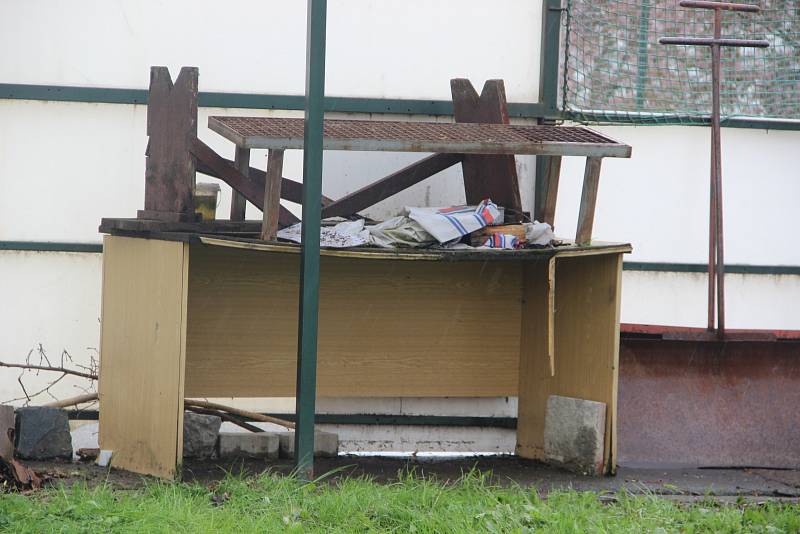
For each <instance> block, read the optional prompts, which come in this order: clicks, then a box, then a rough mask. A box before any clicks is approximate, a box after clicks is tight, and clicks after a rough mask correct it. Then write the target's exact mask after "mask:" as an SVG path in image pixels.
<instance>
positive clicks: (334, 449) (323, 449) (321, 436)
mask: <svg viewBox="0 0 800 534" xmlns="http://www.w3.org/2000/svg"><path fill="white" fill-rule="evenodd" d="M278 435H279V436H280V443H281V445H280V453H281V458H294V432H279V433H278ZM338 454H339V434H334V433H333V432H323V431H322V430H317V431H316V432H314V456H322V457H325V458H332V457H334V456H337V455H338Z"/></svg>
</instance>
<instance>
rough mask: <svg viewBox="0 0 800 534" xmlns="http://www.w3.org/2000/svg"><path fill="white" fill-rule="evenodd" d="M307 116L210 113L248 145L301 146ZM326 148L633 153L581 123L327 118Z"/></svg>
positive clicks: (228, 134)
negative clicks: (559, 124)
mask: <svg viewBox="0 0 800 534" xmlns="http://www.w3.org/2000/svg"><path fill="white" fill-rule="evenodd" d="M304 123H305V121H304V119H286V118H271V117H269V118H268V117H209V119H208V126H209V128H210V129H212V130H214V131H215V132H217V133H219V134H220V135H222V136H223V137H225V138H226V139H228V140H230V141H232V142H233V143H235V144H236V145H237V146H239V147H242V148H248V149H302V148H303V128H304ZM323 148H324V149H326V150H360V151H390V152H436V153H454V154H533V155H550V156H596V157H617V158H620V157H621V158H629V157H630V155H631V147H630V146H628V145H626V144H624V143H620V142H619V141H616V140H614V139H612V138H610V137H608V136H606V135H603V134H601V133H599V132H596V131H594V130H591V129H589V128H584V127H581V126H529V125H512V124H477V123H439V122H400V121H364V120H331V119H327V120H325V126H324V138H323Z"/></svg>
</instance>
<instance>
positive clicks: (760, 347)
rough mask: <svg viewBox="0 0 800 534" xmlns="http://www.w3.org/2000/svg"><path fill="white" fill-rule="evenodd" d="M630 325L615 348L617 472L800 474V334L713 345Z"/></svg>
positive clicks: (712, 341) (743, 335)
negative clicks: (681, 469) (674, 469)
mask: <svg viewBox="0 0 800 534" xmlns="http://www.w3.org/2000/svg"><path fill="white" fill-rule="evenodd" d="M632 326H634V325H625V326H624V327H623V329H622V330H623V333H622V336H621V343H620V364H619V373H620V374H619V399H618V421H619V426H618V451H619V452H618V463H619V464H620V465H624V466H633V467H635V466H665V467H666V466H704V467H721V466H725V467H741V466H752V467H771V468H776V467H777V468H798V467H800V445H798V444H800V409H798V406H800V332H785V331H784V332H781V331H776V332H772V336H773V337H774V339H773V340H753V339H751V340H747V339H746V336H748V335H750V336H752V335H754V334H758V331H741V332H739V333H740V334H741V336H742V337H740V338H739V339H738V340H726V341H719V340H691V339H690V338H691V335H692V334H693V332H692V331H693V330H700V331H702V330H703V329H671V328H664V327H662V332H658V331H657V330H658V327H655V328H654V327H649V328H635V327H634V328H631V327H632ZM626 330H628V331H627V332H626ZM631 330H633V331H631ZM670 330H673V331H677V332H680V331H681V330H688V332H686V333H687V334H688V335H686V336H684V339H682V340H681V339H668V338H669V337H670V333H669V331H670ZM763 333H764V331H761V334H763ZM730 334H736V332H732V333H730ZM665 337H666V339H665ZM675 337H678V336H675Z"/></svg>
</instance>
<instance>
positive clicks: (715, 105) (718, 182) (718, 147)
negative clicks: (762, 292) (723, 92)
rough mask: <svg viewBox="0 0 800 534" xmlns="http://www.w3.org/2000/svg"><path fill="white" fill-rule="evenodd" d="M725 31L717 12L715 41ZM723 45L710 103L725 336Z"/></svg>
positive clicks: (714, 64)
mask: <svg viewBox="0 0 800 534" xmlns="http://www.w3.org/2000/svg"><path fill="white" fill-rule="evenodd" d="M721 33H722V11H720V10H719V9H717V10H715V11H714V40H715V41H720V35H721ZM721 46H722V45H720V44H719V43H718V42H717V43H715V44H713V45H712V46H711V80H712V84H713V89H712V103H711V107H712V110H711V130H712V142H713V144H714V146H713V147H712V150H713V153H714V190H715V191H714V193H715V200H714V203H715V205H716V208H717V209H716V221H715V222H716V232H717V236H716V237H717V242H716V249H717V265H716V276H717V333H718V334H719V337H720V339H721V338H724V337H725V254H724V244H723V229H722V143H721V140H720V136H721V132H720V124H719V122H720V121H719V115H720V85H721V77H722V76H721V72H720V71H721V59H720V53H721V50H720V47H721Z"/></svg>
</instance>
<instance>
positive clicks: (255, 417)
mask: <svg viewBox="0 0 800 534" xmlns="http://www.w3.org/2000/svg"><path fill="white" fill-rule="evenodd" d="M96 400H97V393H87V394H85V395H78V396H77V397H71V398H69V399H64V400H61V401H57V402H51V403H49V404H45V405H44V406H49V407H52V408H65V407H67V406H75V405H76V404H83V403H86V402H92V401H96ZM183 405H184V408H185V409H187V410H192V411H196V410H207V411H212V410H213V411H215V412H224V413H225V414H229V415H232V416H234V417H235V418H236V419H239V418H242V419H246V420H248V421H258V422H261V423H272V424H274V425H280V426H282V427H285V428H294V423H292V422H291V421H286V420H285V419H278V418H277V417H271V416H269V415H263V414H260V413H257V412H251V411H248V410H242V409H239V408H233V407H231V406H225V405H224V404H217V403H215V402H207V401H202V400H195V399H184V401H183ZM216 415H219V414H216ZM227 420H229V421H230V422H232V423H236V424H239V422H241V421H240V420H239V421H234V420H233V419H227ZM245 424H246V423H245ZM239 426H242V425H239ZM249 426H252V425H249ZM244 428H248V427H244ZM253 428H257V427H253ZM248 430H250V428H248ZM253 432H255V430H253Z"/></svg>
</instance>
